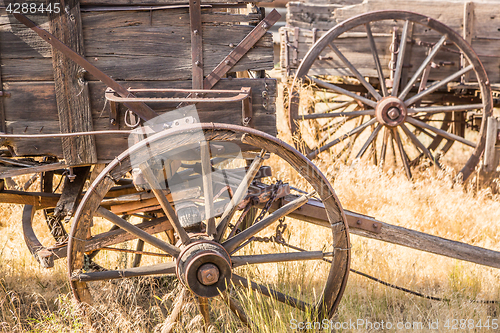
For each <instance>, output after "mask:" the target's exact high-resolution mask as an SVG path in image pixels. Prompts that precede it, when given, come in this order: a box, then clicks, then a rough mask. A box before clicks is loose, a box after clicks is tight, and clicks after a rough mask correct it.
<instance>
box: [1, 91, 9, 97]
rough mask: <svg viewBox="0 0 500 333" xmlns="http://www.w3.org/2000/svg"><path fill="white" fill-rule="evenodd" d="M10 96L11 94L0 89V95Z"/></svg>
mask: <svg viewBox="0 0 500 333" xmlns="http://www.w3.org/2000/svg"><path fill="white" fill-rule="evenodd" d="M10 96H11V94H10V92H5V91H2V90H0V97H10Z"/></svg>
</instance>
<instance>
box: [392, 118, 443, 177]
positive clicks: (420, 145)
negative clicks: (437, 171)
mask: <svg viewBox="0 0 500 333" xmlns="http://www.w3.org/2000/svg"><path fill="white" fill-rule="evenodd" d="M401 128H402V129H403V132H405V134H406V135H407V136H408V137H409V138H410V140H411V141H412V142H413V144H414V145H415V147H417V148H419V149H420V150H421V151H422V152H423V153H424V154H425V156H427V158H428V159H429V160H431V161H432V162H433V163H434V164H436V165H437V166H438V167H439V166H440V165H439V163H436V159H435V158H434V156H432V153H431V152H430V151H429V149H427V147H426V146H425V145H424V144H423V143H422V142H420V140H419V139H418V138H417V137H416V136H415V134H413V133H412V132H411V131H410V130H409V129H408V127H406V125H405V124H402V125H401Z"/></svg>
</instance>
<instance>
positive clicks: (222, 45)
mask: <svg viewBox="0 0 500 333" xmlns="http://www.w3.org/2000/svg"><path fill="white" fill-rule="evenodd" d="M220 11H221V9H204V10H203V14H202V22H204V23H203V44H204V47H203V53H204V55H205V56H204V62H203V63H204V75H208V73H210V72H211V71H212V70H213V68H215V66H217V64H218V63H219V62H220V61H221V59H223V58H224V57H225V56H226V55H227V54H228V53H229V52H230V51H231V49H232V48H231V46H230V44H233V45H237V44H238V43H239V42H240V41H241V40H242V39H243V38H244V37H245V36H246V35H247V34H248V33H249V32H250V31H251V30H252V26H249V25H237V24H238V22H243V23H247V22H248V23H251V22H254V21H256V18H257V15H256V14H249V15H240V14H230V13H222V12H220ZM30 18H32V17H30ZM33 18H35V21H36V22H37V23H41V22H42V21H40V19H39V17H38V18H37V17H33ZM240 19H241V21H239V20H240ZM226 21H229V23H228V22H226ZM82 24H83V36H84V41H83V44H84V45H85V55H86V56H87V59H88V60H89V61H90V62H91V63H92V64H93V65H95V66H97V67H98V68H99V69H101V70H102V71H104V72H105V73H107V74H108V75H110V76H112V77H113V78H114V79H115V80H186V79H190V78H191V64H190V61H189V59H190V58H189V55H190V48H191V42H190V32H189V13H188V9H187V8H185V9H174V10H167V9H165V10H156V11H152V12H151V13H150V12H147V11H106V12H83V13H82ZM41 27H42V28H44V29H48V24H47V23H45V24H42V25H41ZM0 40H1V41H2V42H1V43H0V54H2V61H3V65H4V67H5V66H6V65H7V64H9V66H8V67H9V69H8V72H7V73H6V75H5V76H4V80H5V81H6V82H8V81H21V80H30V81H31V80H50V79H51V78H52V77H53V73H52V68H51V67H50V66H48V63H47V61H46V60H45V58H49V57H51V56H52V51H51V48H50V46H49V45H48V44H47V43H45V42H44V41H43V40H42V39H41V38H40V37H39V36H37V35H36V34H35V33H34V32H33V31H31V30H30V29H27V28H26V27H25V26H23V25H22V24H20V23H19V22H17V21H16V20H15V19H14V18H13V17H12V16H11V15H10V16H7V15H5V14H1V12H0ZM126 41H129V42H126ZM172 45H176V47H172ZM272 47H273V44H272V37H271V34H266V35H265V36H264V37H263V38H262V39H261V40H260V41H259V42H258V43H257V44H256V46H255V47H254V48H253V49H252V50H250V52H249V53H248V55H246V56H245V57H243V59H241V60H240V61H239V62H238V63H237V64H236V66H235V67H234V70H235V71H245V70H248V69H251V70H263V69H271V68H272V67H273V54H272ZM8 59H15V60H12V61H9V60H8ZM17 59H22V61H21V62H18V61H17ZM11 66H13V67H12V68H10V67H11ZM86 78H87V79H89V80H95V78H92V77H91V76H87V77H86Z"/></svg>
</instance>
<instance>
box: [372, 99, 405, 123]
mask: <svg viewBox="0 0 500 333" xmlns="http://www.w3.org/2000/svg"><path fill="white" fill-rule="evenodd" d="M407 114H408V110H407V109H406V106H405V103H404V102H403V101H402V100H400V99H399V98H397V97H394V96H388V97H384V98H382V99H381V100H380V101H379V102H378V103H377V107H376V108H375V116H376V117H377V120H378V122H379V123H381V124H382V125H385V126H389V127H396V126H399V125H401V124H402V123H404V122H405V120H406V116H407Z"/></svg>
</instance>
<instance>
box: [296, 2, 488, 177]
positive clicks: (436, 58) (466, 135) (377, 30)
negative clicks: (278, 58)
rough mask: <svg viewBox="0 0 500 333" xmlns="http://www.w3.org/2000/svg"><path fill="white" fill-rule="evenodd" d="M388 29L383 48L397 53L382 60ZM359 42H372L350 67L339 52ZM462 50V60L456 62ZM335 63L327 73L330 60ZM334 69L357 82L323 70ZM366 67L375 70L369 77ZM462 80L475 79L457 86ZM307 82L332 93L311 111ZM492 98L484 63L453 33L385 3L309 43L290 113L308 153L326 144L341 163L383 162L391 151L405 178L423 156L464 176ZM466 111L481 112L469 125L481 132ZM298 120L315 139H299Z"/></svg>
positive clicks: (481, 141) (480, 143)
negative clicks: (304, 90) (305, 97)
mask: <svg viewBox="0 0 500 333" xmlns="http://www.w3.org/2000/svg"><path fill="white" fill-rule="evenodd" d="M410 32H411V34H410ZM391 34H392V43H391V46H390V47H393V49H394V50H396V52H394V53H395V54H394V57H393V59H392V64H393V66H391V69H389V67H388V65H390V64H389V58H390V57H388V56H387V54H388V53H390V52H388V49H389V47H387V46H388V45H386V44H384V43H383V42H384V41H385V42H387V40H388V39H389V40H390V38H391V37H390V36H391ZM403 35H405V36H406V38H402V37H401V36H403ZM384 38H385V39H384ZM345 41H349V43H347V42H345ZM404 41H406V42H404ZM377 42H378V43H379V44H377ZM382 44H384V45H382ZM359 45H362V46H363V47H366V48H368V49H369V50H371V54H370V53H368V54H366V53H363V52H361V53H357V55H358V56H359V57H366V59H364V58H363V59H364V60H365V61H360V60H359V59H356V62H357V65H359V66H361V64H360V63H362V64H363V65H362V66H363V68H361V67H359V68H356V66H355V65H353V63H352V62H351V61H350V60H349V59H348V57H347V56H344V53H348V52H355V50H356V48H357V47H360V46H359ZM363 47H361V48H363ZM422 48H424V50H423V51H425V48H426V49H427V53H425V54H424V53H423V51H422ZM368 52H370V51H368ZM412 52H413V53H412ZM461 55H462V56H463V57H464V59H466V61H465V62H463V64H464V65H463V66H461V65H460V64H461V58H460V57H461ZM412 57H413V58H412ZM449 60H453V61H449ZM408 61H410V62H411V63H410V64H408ZM339 64H342V66H339ZM372 64H373V65H372ZM403 65H404V66H403ZM371 66H373V67H371ZM339 67H341V69H340V70H337V72H336V73H333V68H337V69H338V68H339ZM433 67H437V69H436V68H433ZM450 67H451V68H452V69H451V70H450ZM367 68H368V69H367ZM370 68H371V73H369V72H370V70H369V69H370ZM405 68H406V69H405ZM407 68H410V69H407ZM462 69H463V71H462ZM339 71H341V72H343V75H345V76H348V77H351V78H353V79H354V80H357V84H346V85H343V83H340V84H339V83H335V82H332V80H331V79H330V80H329V78H328V75H334V76H336V77H338V76H339V75H342V74H339V73H338V72H339ZM405 71H407V72H408V74H407V75H404V72H405ZM361 72H363V73H365V74H366V73H368V74H369V75H368V74H367V75H363V74H361ZM329 73H331V74H329ZM391 73H392V74H391ZM429 74H430V76H429ZM366 76H370V77H372V80H369V81H370V82H371V83H369V82H368V81H367V80H366V79H365V77H366ZM466 76H468V77H466ZM389 77H390V80H389V81H388V82H386V80H387V79H389ZM402 77H403V78H402ZM405 78H406V80H405V81H404V79H405ZM463 79H466V80H468V82H471V83H474V84H475V85H472V86H471V85H469V86H467V85H463V84H461V80H463ZM403 81H404V82H403ZM431 81H432V83H427V82H431ZM311 83H312V84H313V86H314V87H315V89H317V90H315V91H318V90H319V89H322V91H323V92H327V93H333V96H334V98H335V99H336V100H334V101H333V103H331V101H326V102H325V103H326V105H327V107H326V111H323V112H318V110H315V105H313V106H312V107H306V106H304V105H302V106H301V105H300V103H301V102H300V96H299V91H300V89H301V86H302V85H303V84H311ZM351 83H352V79H351ZM387 83H388V84H387ZM389 85H393V86H394V88H392V89H390V88H389V87H388V86H389ZM420 85H421V87H420ZM342 87H344V88H342ZM435 88H437V89H436V90H434V89H435ZM446 88H448V89H446ZM330 95H331V94H330ZM325 96H327V95H325ZM327 98H329V97H327ZM335 101H337V102H336V103H335ZM341 101H342V102H341ZM302 103H304V102H302ZM329 103H331V104H329ZM342 103H345V104H342ZM330 105H331V106H330ZM492 107H493V103H492V96H491V87H490V83H489V81H488V77H487V74H486V72H485V69H484V67H483V65H482V63H481V61H480V60H479V58H478V56H477V54H476V53H475V52H474V50H473V49H472V47H471V46H470V45H469V44H468V43H467V42H466V41H465V40H464V39H463V38H462V37H461V36H460V35H459V34H457V33H456V32H455V31H453V30H452V29H450V28H449V27H447V26H446V25H444V24H442V23H440V22H438V21H436V20H434V19H432V18H429V17H427V16H424V15H420V14H417V13H412V12H407V11H393V10H383V11H375V12H370V13H366V14H361V15H358V16H355V17H353V18H350V19H348V20H346V21H344V22H342V23H340V24H338V25H337V26H335V27H334V28H332V29H331V30H329V31H328V32H326V33H325V34H324V35H323V36H322V37H321V38H320V39H319V40H318V41H317V42H316V43H315V44H314V46H313V47H312V48H311V49H310V50H309V51H308V52H307V54H306V55H305V57H304V59H303V60H302V63H301V64H300V66H299V68H298V70H297V74H296V77H295V79H294V82H293V86H292V88H291V99H290V107H289V110H288V115H289V126H290V129H291V131H292V133H293V134H294V135H295V136H296V137H298V138H299V140H298V142H301V145H304V146H305V147H304V148H305V149H304V150H305V151H306V155H307V157H308V158H310V159H313V158H315V157H317V156H318V155H319V154H320V153H322V152H323V151H330V152H331V153H332V155H333V156H334V158H336V159H341V160H344V161H346V162H347V163H353V162H354V161H356V160H358V159H360V158H363V157H365V158H366V157H367V156H368V158H373V160H374V162H375V163H376V164H378V165H379V166H381V168H383V167H384V162H385V165H386V167H387V164H388V163H387V162H389V161H390V160H393V161H394V164H399V167H400V168H402V169H404V171H405V173H406V175H407V177H408V178H411V177H412V173H411V169H412V167H413V166H416V165H418V164H419V162H420V161H421V160H423V159H427V160H429V161H430V164H432V165H435V166H438V167H443V166H451V167H453V168H454V169H455V170H456V173H457V174H456V175H457V177H458V178H460V179H464V180H465V179H467V178H468V177H469V176H470V175H471V173H472V172H473V171H474V170H475V168H476V166H477V164H478V162H479V159H480V157H481V154H482V152H483V150H484V147H485V138H486V130H485V128H486V118H487V117H488V116H490V115H491V114H492ZM319 113H322V114H319ZM472 117H475V119H477V118H478V117H479V118H481V117H482V119H483V121H482V123H481V125H480V126H477V128H475V130H476V131H478V132H475V131H473V130H472V129H469V127H471V128H472V127H474V126H475V125H477V124H475V123H474V122H473V121H472V120H471V119H472ZM469 118H470V119H469ZM469 120H471V121H469ZM466 125H467V126H466ZM305 128H307V129H311V128H314V131H315V132H314V133H313V136H315V138H314V139H315V141H314V142H312V143H311V141H309V144H308V141H307V139H305V140H300V139H301V138H302V139H304V138H305V136H304V133H302V132H303V131H305ZM367 128H368V129H370V130H371V133H367V132H369V131H367V130H366V129H367ZM389 146H391V147H389ZM391 148H392V149H391ZM445 154H446V155H445ZM390 155H392V156H390ZM443 155H444V157H443ZM396 160H397V161H396Z"/></svg>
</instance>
